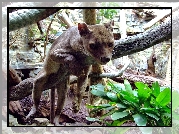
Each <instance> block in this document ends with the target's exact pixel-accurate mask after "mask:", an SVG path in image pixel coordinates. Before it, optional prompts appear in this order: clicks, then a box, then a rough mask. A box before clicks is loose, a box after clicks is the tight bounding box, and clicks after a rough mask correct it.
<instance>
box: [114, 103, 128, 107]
mask: <svg viewBox="0 0 179 134" xmlns="http://www.w3.org/2000/svg"><path fill="white" fill-rule="evenodd" d="M116 106H117V107H118V108H126V106H124V105H123V104H120V103H117V104H116Z"/></svg>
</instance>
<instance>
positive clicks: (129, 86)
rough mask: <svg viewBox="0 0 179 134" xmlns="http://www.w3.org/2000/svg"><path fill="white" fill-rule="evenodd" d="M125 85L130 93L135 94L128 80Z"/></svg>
mask: <svg viewBox="0 0 179 134" xmlns="http://www.w3.org/2000/svg"><path fill="white" fill-rule="evenodd" d="M124 86H125V88H126V91H127V92H129V93H130V94H133V91H132V87H131V85H130V83H129V81H128V80H124Z"/></svg>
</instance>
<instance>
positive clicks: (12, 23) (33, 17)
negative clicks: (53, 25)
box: [9, 8, 60, 31]
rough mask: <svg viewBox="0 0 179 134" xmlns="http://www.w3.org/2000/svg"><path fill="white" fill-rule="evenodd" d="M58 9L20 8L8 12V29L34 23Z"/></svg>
mask: <svg viewBox="0 0 179 134" xmlns="http://www.w3.org/2000/svg"><path fill="white" fill-rule="evenodd" d="M59 10H60V9H58V8H57V9H54V8H53V9H21V10H18V11H15V12H12V13H10V14H9V31H13V30H17V29H19V28H23V27H25V26H28V25H31V24H33V23H36V22H38V21H40V20H43V19H45V18H47V17H48V16H50V15H52V14H54V13H56V12H57V11H59Z"/></svg>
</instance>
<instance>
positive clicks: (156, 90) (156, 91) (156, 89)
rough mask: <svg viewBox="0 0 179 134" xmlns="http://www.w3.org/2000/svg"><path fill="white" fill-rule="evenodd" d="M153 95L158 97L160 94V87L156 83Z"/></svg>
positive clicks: (153, 87)
mask: <svg viewBox="0 0 179 134" xmlns="http://www.w3.org/2000/svg"><path fill="white" fill-rule="evenodd" d="M152 90H153V91H152V93H153V95H154V96H155V97H157V96H158V95H159V94H160V85H159V84H158V82H154V83H153V84H152Z"/></svg>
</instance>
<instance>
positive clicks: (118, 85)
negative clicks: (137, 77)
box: [113, 83, 125, 91]
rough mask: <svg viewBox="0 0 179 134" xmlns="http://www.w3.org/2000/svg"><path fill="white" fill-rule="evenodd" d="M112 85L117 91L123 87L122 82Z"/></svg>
mask: <svg viewBox="0 0 179 134" xmlns="http://www.w3.org/2000/svg"><path fill="white" fill-rule="evenodd" d="M113 85H114V86H115V87H116V88H118V89H119V91H120V90H124V89H125V86H124V84H121V83H114V84H113Z"/></svg>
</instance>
